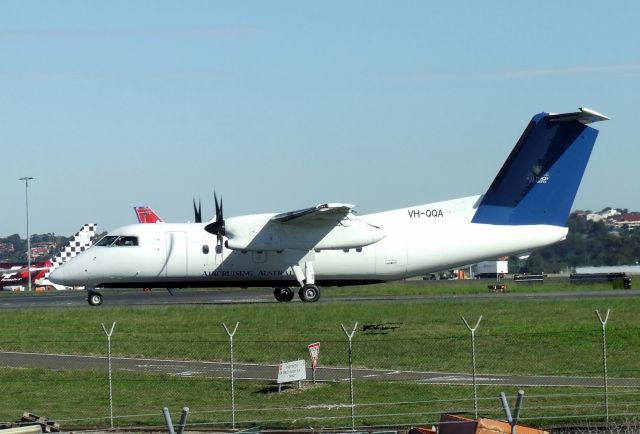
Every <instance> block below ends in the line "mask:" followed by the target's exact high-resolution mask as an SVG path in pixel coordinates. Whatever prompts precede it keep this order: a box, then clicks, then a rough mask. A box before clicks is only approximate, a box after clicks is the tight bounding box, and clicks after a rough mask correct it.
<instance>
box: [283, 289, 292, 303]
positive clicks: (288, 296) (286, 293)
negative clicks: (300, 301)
mask: <svg viewBox="0 0 640 434" xmlns="http://www.w3.org/2000/svg"><path fill="white" fill-rule="evenodd" d="M293 295H294V294H293V290H292V289H291V288H282V301H286V302H289V301H291V300H293Z"/></svg>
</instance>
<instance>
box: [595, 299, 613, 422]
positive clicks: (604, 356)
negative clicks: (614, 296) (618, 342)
mask: <svg viewBox="0 0 640 434" xmlns="http://www.w3.org/2000/svg"><path fill="white" fill-rule="evenodd" d="M610 312H611V309H607V316H605V317H604V320H603V319H602V316H601V315H600V312H599V311H598V309H596V315H598V319H599V320H600V324H602V361H603V366H604V372H603V376H604V410H605V421H606V422H607V423H609V382H608V379H607V321H609V313H610Z"/></svg>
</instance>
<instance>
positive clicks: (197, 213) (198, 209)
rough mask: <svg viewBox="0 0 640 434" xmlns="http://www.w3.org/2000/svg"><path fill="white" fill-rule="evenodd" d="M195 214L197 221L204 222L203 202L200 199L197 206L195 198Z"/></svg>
mask: <svg viewBox="0 0 640 434" xmlns="http://www.w3.org/2000/svg"><path fill="white" fill-rule="evenodd" d="M193 214H194V215H195V221H196V223H202V202H201V201H200V199H198V206H196V200H195V199H193Z"/></svg>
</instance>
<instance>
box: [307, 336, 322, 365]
mask: <svg viewBox="0 0 640 434" xmlns="http://www.w3.org/2000/svg"><path fill="white" fill-rule="evenodd" d="M307 348H308V349H309V356H311V369H316V367H317V366H318V357H319V356H320V342H314V343H312V344H309V345H307Z"/></svg>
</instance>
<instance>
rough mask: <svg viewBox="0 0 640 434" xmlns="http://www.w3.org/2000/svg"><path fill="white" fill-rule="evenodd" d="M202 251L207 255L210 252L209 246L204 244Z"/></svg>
mask: <svg viewBox="0 0 640 434" xmlns="http://www.w3.org/2000/svg"><path fill="white" fill-rule="evenodd" d="M202 253H204V254H205V255H208V254H209V246H207V245H206V244H205V245H204V246H202Z"/></svg>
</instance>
